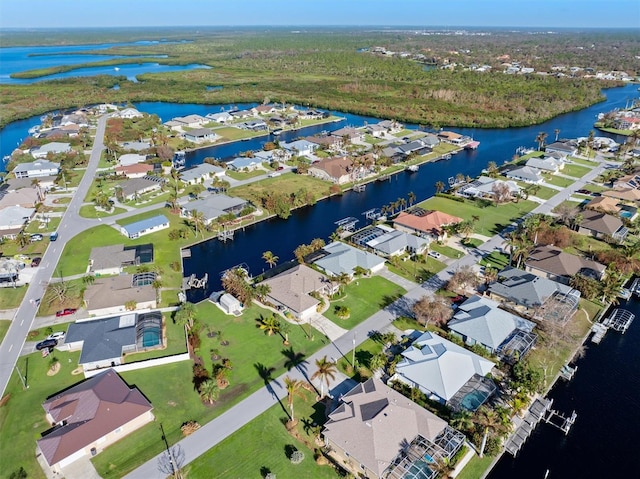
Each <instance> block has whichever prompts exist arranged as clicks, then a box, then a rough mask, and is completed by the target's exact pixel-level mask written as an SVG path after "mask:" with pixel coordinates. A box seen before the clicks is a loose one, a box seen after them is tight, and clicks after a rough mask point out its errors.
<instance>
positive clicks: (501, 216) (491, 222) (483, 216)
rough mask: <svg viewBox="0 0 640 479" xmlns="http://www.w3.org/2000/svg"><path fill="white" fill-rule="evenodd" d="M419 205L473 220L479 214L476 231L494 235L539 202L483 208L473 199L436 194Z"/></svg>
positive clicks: (523, 202)
mask: <svg viewBox="0 0 640 479" xmlns="http://www.w3.org/2000/svg"><path fill="white" fill-rule="evenodd" d="M418 206H420V207H422V208H424V209H426V210H438V211H442V212H444V213H448V214H450V215H454V216H458V217H460V218H462V219H465V220H471V219H472V217H473V216H479V217H480V220H479V221H477V222H476V223H475V224H474V227H473V228H474V231H475V232H476V233H478V234H481V235H485V236H493V235H495V234H496V233H499V232H500V231H501V230H502V229H503V228H505V227H506V226H508V225H509V224H510V223H512V222H513V221H515V220H517V219H518V218H520V217H522V215H524V214H525V213H528V212H529V211H531V210H533V209H534V208H535V207H536V206H537V203H534V202H533V201H529V200H526V201H525V200H521V201H519V202H518V203H506V204H503V205H498V206H494V205H492V206H487V207H486V208H481V207H479V206H477V205H476V203H474V202H471V201H467V200H465V201H464V202H463V203H461V202H458V201H454V200H450V199H449V198H442V197H439V196H434V197H432V198H429V199H428V200H426V201H423V202H422V203H420V204H419V205H418Z"/></svg>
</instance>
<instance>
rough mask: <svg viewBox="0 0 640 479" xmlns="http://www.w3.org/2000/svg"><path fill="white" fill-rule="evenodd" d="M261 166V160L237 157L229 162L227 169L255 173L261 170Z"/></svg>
mask: <svg viewBox="0 0 640 479" xmlns="http://www.w3.org/2000/svg"><path fill="white" fill-rule="evenodd" d="M261 165H262V161H261V160H260V158H251V157H249V156H237V157H235V158H234V159H233V160H231V161H228V162H227V168H229V169H230V170H233V171H241V170H247V171H254V170H257V169H258V168H260V166H261Z"/></svg>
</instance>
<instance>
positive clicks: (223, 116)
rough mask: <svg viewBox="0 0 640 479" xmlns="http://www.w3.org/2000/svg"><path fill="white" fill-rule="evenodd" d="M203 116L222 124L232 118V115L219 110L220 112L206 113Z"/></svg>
mask: <svg viewBox="0 0 640 479" xmlns="http://www.w3.org/2000/svg"><path fill="white" fill-rule="evenodd" d="M205 118H206V119H207V120H211V121H215V122H216V123H222V124H225V123H229V122H230V121H232V120H233V117H232V116H231V115H230V114H229V113H227V112H226V111H221V112H220V113H208V114H207V116H206V117H205Z"/></svg>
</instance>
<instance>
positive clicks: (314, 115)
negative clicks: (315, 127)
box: [296, 110, 329, 120]
mask: <svg viewBox="0 0 640 479" xmlns="http://www.w3.org/2000/svg"><path fill="white" fill-rule="evenodd" d="M296 115H298V118H299V119H300V120H321V119H322V118H324V117H325V113H324V112H323V111H320V110H296ZM326 116H329V114H328V113H327V114H326Z"/></svg>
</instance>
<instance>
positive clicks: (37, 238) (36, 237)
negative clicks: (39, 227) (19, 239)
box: [30, 233, 44, 241]
mask: <svg viewBox="0 0 640 479" xmlns="http://www.w3.org/2000/svg"><path fill="white" fill-rule="evenodd" d="M30 239H31V241H42V240H43V239H44V236H42V235H41V234H40V233H34V234H32V235H31V236H30Z"/></svg>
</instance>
